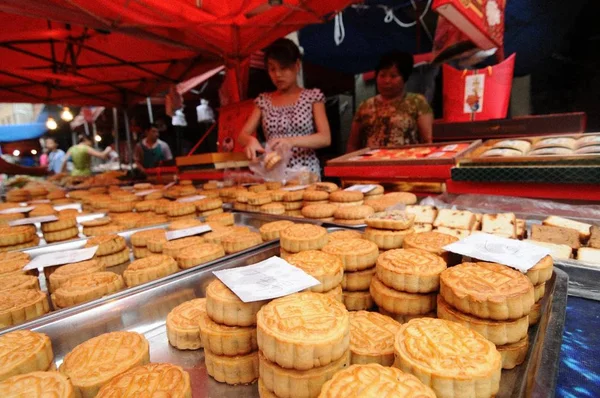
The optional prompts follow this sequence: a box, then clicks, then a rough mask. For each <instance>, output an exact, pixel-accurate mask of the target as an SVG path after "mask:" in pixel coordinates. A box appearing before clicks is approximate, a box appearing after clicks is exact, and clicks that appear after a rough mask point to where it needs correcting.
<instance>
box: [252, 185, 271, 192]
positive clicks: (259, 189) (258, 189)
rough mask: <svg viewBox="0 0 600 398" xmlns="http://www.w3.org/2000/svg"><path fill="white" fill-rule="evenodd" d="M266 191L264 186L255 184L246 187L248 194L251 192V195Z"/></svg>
mask: <svg viewBox="0 0 600 398" xmlns="http://www.w3.org/2000/svg"><path fill="white" fill-rule="evenodd" d="M266 190H267V185H266V184H256V185H250V186H249V187H248V192H252V193H259V192H264V191H266Z"/></svg>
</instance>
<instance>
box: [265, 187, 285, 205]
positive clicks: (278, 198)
mask: <svg viewBox="0 0 600 398" xmlns="http://www.w3.org/2000/svg"><path fill="white" fill-rule="evenodd" d="M286 192H287V191H284V190H283V189H275V190H272V191H269V194H270V195H271V200H272V201H273V202H282V201H283V195H285V193H286Z"/></svg>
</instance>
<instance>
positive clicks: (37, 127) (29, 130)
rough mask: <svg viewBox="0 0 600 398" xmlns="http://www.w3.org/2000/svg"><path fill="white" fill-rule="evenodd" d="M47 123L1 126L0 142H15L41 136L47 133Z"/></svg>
mask: <svg viewBox="0 0 600 398" xmlns="http://www.w3.org/2000/svg"><path fill="white" fill-rule="evenodd" d="M46 130H47V129H46V123H28V124H13V125H9V126H0V142H15V141H24V140H31V139H34V138H39V137H41V136H42V135H44V133H46Z"/></svg>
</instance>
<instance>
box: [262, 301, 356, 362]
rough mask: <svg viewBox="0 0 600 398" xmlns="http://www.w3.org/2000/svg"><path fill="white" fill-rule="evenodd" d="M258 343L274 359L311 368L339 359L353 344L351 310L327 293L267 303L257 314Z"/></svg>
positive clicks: (271, 359) (269, 357)
mask: <svg viewBox="0 0 600 398" xmlns="http://www.w3.org/2000/svg"><path fill="white" fill-rule="evenodd" d="M257 333H258V346H259V349H260V350H261V351H262V353H263V354H264V356H265V357H266V358H267V359H268V360H270V361H271V362H275V363H277V364H278V365H279V366H281V367H283V368H288V369H298V370H308V369H312V368H315V367H319V366H325V365H327V364H329V363H331V362H333V361H335V360H337V359H339V358H340V357H341V356H342V355H344V353H345V352H346V351H347V350H348V347H349V344H350V322H349V317H348V311H347V310H346V308H345V307H344V305H343V304H342V303H340V302H339V301H336V300H335V299H332V298H330V297H328V296H327V295H325V294H320V293H313V292H302V293H296V294H292V295H289V296H285V297H282V298H279V299H276V300H273V301H271V302H270V303H269V304H267V305H265V306H264V307H263V308H262V309H261V310H260V311H259V312H258V315H257Z"/></svg>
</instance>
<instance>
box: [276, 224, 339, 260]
mask: <svg viewBox="0 0 600 398" xmlns="http://www.w3.org/2000/svg"><path fill="white" fill-rule="evenodd" d="M279 239H280V242H281V247H282V248H283V249H285V250H287V251H288V252H292V253H298V252H301V251H303V250H319V249H321V248H322V247H323V246H325V245H326V244H327V241H328V237H327V230H326V229H325V228H323V227H320V226H318V225H313V224H294V225H291V226H289V227H287V228H286V229H284V230H283V231H281V233H280V237H279Z"/></svg>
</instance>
